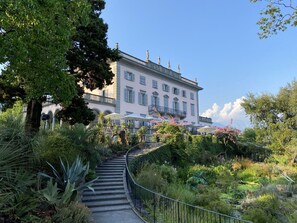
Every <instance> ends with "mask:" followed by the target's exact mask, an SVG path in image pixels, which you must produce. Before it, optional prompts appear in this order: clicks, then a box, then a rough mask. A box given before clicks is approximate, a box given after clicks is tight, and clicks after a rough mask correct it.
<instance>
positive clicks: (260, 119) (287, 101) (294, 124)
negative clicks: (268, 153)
mask: <svg viewBox="0 0 297 223" xmlns="http://www.w3.org/2000/svg"><path fill="white" fill-rule="evenodd" d="M296 92H297V82H296V81H295V80H294V81H292V82H291V83H290V84H288V85H287V86H286V87H283V88H281V89H280V91H279V93H278V94H277V95H268V94H262V95H260V96H255V95H254V94H249V95H248V96H247V98H246V99H244V102H243V103H242V107H243V108H244V110H245V112H246V113H247V114H248V115H249V116H250V118H251V121H252V123H253V124H254V126H255V131H256V142H257V143H260V144H264V145H267V146H268V147H269V148H271V149H273V150H274V152H276V153H279V154H284V153H285V152H286V146H287V145H289V144H290V142H291V141H292V140H293V139H296V138H297V131H296V130H297V109H296V108H297V106H296V105H297V93H296Z"/></svg>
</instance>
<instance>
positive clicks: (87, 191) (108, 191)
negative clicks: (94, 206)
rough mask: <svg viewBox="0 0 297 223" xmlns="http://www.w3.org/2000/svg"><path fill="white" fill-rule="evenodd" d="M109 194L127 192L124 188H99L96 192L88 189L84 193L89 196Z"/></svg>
mask: <svg viewBox="0 0 297 223" xmlns="http://www.w3.org/2000/svg"><path fill="white" fill-rule="evenodd" d="M109 194H125V190H124V189H114V190H112V189H111V190H97V191H95V192H93V191H91V190H86V191H84V193H83V197H89V196H101V195H109Z"/></svg>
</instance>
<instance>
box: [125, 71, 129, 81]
mask: <svg viewBox="0 0 297 223" xmlns="http://www.w3.org/2000/svg"><path fill="white" fill-rule="evenodd" d="M125 79H126V80H128V73H127V71H125Z"/></svg>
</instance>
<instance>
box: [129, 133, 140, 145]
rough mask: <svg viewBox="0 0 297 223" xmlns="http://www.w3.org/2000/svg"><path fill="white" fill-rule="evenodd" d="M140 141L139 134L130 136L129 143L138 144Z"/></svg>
mask: <svg viewBox="0 0 297 223" xmlns="http://www.w3.org/2000/svg"><path fill="white" fill-rule="evenodd" d="M138 143H139V136H138V135H137V134H131V135H130V138H129V145H130V146H136V145H137V144H138Z"/></svg>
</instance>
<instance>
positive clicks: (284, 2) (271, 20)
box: [250, 0, 297, 38]
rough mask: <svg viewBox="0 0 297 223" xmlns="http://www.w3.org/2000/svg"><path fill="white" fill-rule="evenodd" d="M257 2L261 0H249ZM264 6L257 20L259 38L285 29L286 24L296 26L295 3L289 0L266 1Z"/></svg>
mask: <svg viewBox="0 0 297 223" xmlns="http://www.w3.org/2000/svg"><path fill="white" fill-rule="evenodd" d="M250 1H251V2H258V1H261V0H250ZM267 2H268V3H267V5H266V8H265V9H264V10H262V11H261V13H260V14H261V16H262V17H261V18H260V19H259V21H258V23H257V24H258V25H259V26H260V29H261V32H260V33H259V37H260V38H267V37H269V36H271V35H273V34H277V33H278V32H279V31H285V30H286V29H287V27H288V26H297V18H296V6H297V5H296V3H295V2H294V1H289V0H279V1H273V0H269V1H267Z"/></svg>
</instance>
